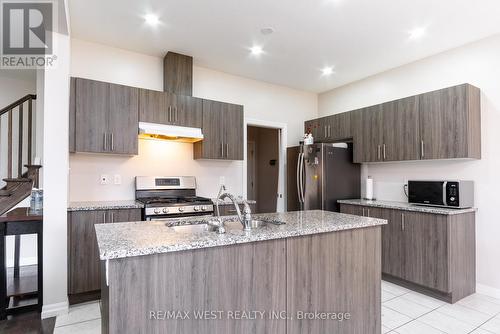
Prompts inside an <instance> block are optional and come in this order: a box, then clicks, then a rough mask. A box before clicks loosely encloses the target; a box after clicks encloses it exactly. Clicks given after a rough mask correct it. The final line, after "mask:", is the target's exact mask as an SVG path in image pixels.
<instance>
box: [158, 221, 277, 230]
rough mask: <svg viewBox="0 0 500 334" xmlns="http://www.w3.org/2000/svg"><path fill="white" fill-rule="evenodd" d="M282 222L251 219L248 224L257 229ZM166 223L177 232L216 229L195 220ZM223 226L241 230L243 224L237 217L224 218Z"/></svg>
mask: <svg viewBox="0 0 500 334" xmlns="http://www.w3.org/2000/svg"><path fill="white" fill-rule="evenodd" d="M214 219H216V218H214ZM282 224H285V223H284V222H282V221H278V220H273V219H253V220H252V222H251V224H250V227H251V228H252V230H258V229H262V228H265V227H266V226H268V225H282ZM166 225H167V226H169V227H170V228H172V229H173V230H174V231H175V232H178V233H206V232H215V231H216V230H217V227H216V226H213V225H210V224H208V223H200V224H197V223H196V222H194V223H193V224H190V225H175V226H172V225H171V224H169V223H167V224H166ZM224 227H225V228H226V231H233V230H243V225H242V224H241V223H240V221H239V220H237V219H236V220H233V219H229V220H224Z"/></svg>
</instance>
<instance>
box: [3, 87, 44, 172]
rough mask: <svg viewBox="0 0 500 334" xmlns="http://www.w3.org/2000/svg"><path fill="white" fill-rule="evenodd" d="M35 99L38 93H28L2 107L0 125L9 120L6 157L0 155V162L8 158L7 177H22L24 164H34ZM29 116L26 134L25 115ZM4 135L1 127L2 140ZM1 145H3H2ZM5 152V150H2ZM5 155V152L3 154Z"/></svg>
mask: <svg viewBox="0 0 500 334" xmlns="http://www.w3.org/2000/svg"><path fill="white" fill-rule="evenodd" d="M33 100H36V95H34V94H28V95H26V96H24V97H22V98H20V99H19V100H17V101H15V102H13V103H11V104H9V105H8V106H6V107H5V108H2V109H0V125H1V124H2V121H3V120H5V118H6V121H7V150H6V151H7V152H6V157H3V156H0V162H1V161H5V160H4V159H7V173H6V176H7V178H9V179H10V178H16V177H22V175H23V166H24V164H28V165H31V164H32V159H33V148H32V146H33ZM25 108H27V112H25V110H26V109H25ZM16 113H17V120H18V123H19V124H18V126H19V129H18V132H17V140H18V145H17V151H16V152H14V151H13V150H14V145H13V141H14V139H15V138H14V137H15V133H14V124H13V122H14V116H15V115H16ZM25 114H26V116H27V134H26V135H25V134H24V122H25V121H24V116H25ZM3 137H4V136H2V133H1V127H0V140H2V138H3ZM25 140H26V141H27V143H26V149H27V154H26V155H27V161H26V162H25V163H23V155H24V154H23V153H24V152H23V150H24V146H25ZM0 144H1V143H0ZM0 147H1V146H0ZM0 153H4V152H0ZM2 155H3V154H2ZM16 159H17V168H16V169H17V170H13V165H14V161H16ZM3 164H4V163H0V166H2V167H3ZM0 172H1V173H0V175H5V171H0Z"/></svg>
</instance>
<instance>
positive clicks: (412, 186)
mask: <svg viewBox="0 0 500 334" xmlns="http://www.w3.org/2000/svg"><path fill="white" fill-rule="evenodd" d="M446 183H447V182H446V181H408V202H410V203H414V204H423V205H436V206H445V205H446Z"/></svg>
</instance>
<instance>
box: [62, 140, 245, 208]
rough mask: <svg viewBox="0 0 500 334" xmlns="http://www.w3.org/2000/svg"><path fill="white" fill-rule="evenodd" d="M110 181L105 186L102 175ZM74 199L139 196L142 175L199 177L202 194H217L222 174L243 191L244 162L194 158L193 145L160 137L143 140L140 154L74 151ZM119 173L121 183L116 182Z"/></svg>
mask: <svg viewBox="0 0 500 334" xmlns="http://www.w3.org/2000/svg"><path fill="white" fill-rule="evenodd" d="M103 174H105V175H107V177H108V182H109V183H108V184H107V185H101V184H100V177H101V175H103ZM69 175H70V180H69V182H70V187H69V188H70V194H69V200H70V201H92V200H95V201H97V200H99V201H105V200H122V199H123V200H128V199H133V198H135V194H134V191H135V185H134V177H135V176H138V175H146V176H147V175H149V176H152V175H161V176H191V175H193V176H196V181H197V185H198V189H197V194H198V195H199V196H206V197H215V196H216V195H217V192H218V190H219V185H220V181H221V180H220V177H221V176H222V177H224V179H225V180H224V181H225V184H226V187H227V189H228V190H229V191H230V192H232V193H234V194H236V195H241V194H242V186H243V181H242V180H243V162H242V161H213V160H212V161H210V160H206V161H205V160H193V145H192V144H186V143H176V142H168V141H157V140H142V139H141V140H139V155H137V156H131V157H129V156H114V155H102V154H99V155H97V154H81V153H78V154H70V173H69ZM115 175H119V176H120V177H119V178H121V184H118V185H117V184H114V181H115Z"/></svg>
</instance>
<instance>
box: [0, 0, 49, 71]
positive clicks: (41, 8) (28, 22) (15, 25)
mask: <svg viewBox="0 0 500 334" xmlns="http://www.w3.org/2000/svg"><path fill="white" fill-rule="evenodd" d="M1 8H2V14H1V17H2V25H1V28H2V34H1V36H2V50H1V51H2V60H1V67H10V68H12V67H17V68H19V67H45V66H47V65H51V64H48V62H49V60H51V56H52V53H53V37H52V34H53V31H54V3H53V2H52V1H31V2H27V1H2V6H1Z"/></svg>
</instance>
